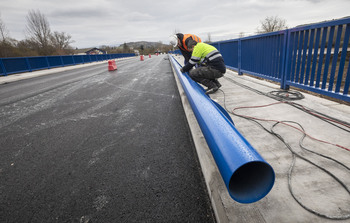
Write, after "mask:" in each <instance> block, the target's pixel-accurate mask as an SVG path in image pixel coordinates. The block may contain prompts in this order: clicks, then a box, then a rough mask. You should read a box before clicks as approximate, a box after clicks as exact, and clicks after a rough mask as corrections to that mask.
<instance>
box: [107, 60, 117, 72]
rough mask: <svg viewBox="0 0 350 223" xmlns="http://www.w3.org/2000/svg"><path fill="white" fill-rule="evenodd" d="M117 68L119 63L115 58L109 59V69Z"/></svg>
mask: <svg viewBox="0 0 350 223" xmlns="http://www.w3.org/2000/svg"><path fill="white" fill-rule="evenodd" d="M116 69H117V64H116V63H115V60H109V61H108V70H109V71H112V70H116Z"/></svg>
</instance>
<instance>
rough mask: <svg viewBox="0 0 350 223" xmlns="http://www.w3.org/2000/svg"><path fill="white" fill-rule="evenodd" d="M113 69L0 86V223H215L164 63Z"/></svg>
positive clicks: (128, 63) (132, 62)
mask: <svg viewBox="0 0 350 223" xmlns="http://www.w3.org/2000/svg"><path fill="white" fill-rule="evenodd" d="M117 66H118V70H117V71H108V69H107V67H108V66H107V62H106V63H105V64H99V65H93V66H89V67H84V68H79V69H74V70H71V71H63V72H60V73H56V74H50V75H45V76H40V77H36V78H32V79H27V80H21V81H17V82H12V83H8V84H3V85H0V222H214V221H215V217H214V214H213V210H212V209H211V205H210V200H209V197H208V193H207V191H206V187H205V183H204V179H203V176H202V174H201V170H200V166H199V162H198V159H197V155H196V152H195V148H194V144H193V142H192V139H191V135H190V131H189V128H188V125H187V121H186V117H185V114H184V111H183V108H182V104H181V99H180V96H179V93H178V90H177V87H176V83H175V79H174V76H173V74H172V70H171V66H170V63H169V60H168V59H167V55H160V56H152V58H148V57H145V61H140V60H139V58H132V59H128V60H123V61H117ZM0 78H1V77H0Z"/></svg>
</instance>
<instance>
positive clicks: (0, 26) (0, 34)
mask: <svg viewBox="0 0 350 223" xmlns="http://www.w3.org/2000/svg"><path fill="white" fill-rule="evenodd" d="M7 38H8V30H7V29H6V26H5V23H4V22H3V21H2V19H1V14H0V41H1V42H5V41H6V40H7Z"/></svg>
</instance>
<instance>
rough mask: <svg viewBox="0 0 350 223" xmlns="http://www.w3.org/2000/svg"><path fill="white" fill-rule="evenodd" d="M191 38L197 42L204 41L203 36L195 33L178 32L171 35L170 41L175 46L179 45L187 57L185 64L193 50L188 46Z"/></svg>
mask: <svg viewBox="0 0 350 223" xmlns="http://www.w3.org/2000/svg"><path fill="white" fill-rule="evenodd" d="M190 40H194V41H196V42H197V43H200V42H202V40H201V38H199V37H198V36H196V35H193V34H182V33H177V34H175V35H172V36H170V43H171V44H172V45H173V46H174V47H179V49H180V51H181V54H182V56H183V57H184V58H185V65H186V64H187V63H188V61H189V60H190V58H191V52H190V51H189V50H188V48H187V44H188V41H190Z"/></svg>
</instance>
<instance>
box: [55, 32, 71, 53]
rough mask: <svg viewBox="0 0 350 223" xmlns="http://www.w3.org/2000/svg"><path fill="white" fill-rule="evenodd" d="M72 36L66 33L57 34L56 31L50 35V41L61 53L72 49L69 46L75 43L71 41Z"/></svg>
mask: <svg viewBox="0 0 350 223" xmlns="http://www.w3.org/2000/svg"><path fill="white" fill-rule="evenodd" d="M71 38H72V37H71V35H69V34H66V33H65V32H57V31H55V32H54V33H53V34H52V35H50V41H51V44H52V46H53V47H54V48H55V49H56V50H57V51H59V52H63V51H64V50H67V49H69V48H70V46H69V44H71V43H73V42H74V41H72V40H71Z"/></svg>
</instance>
